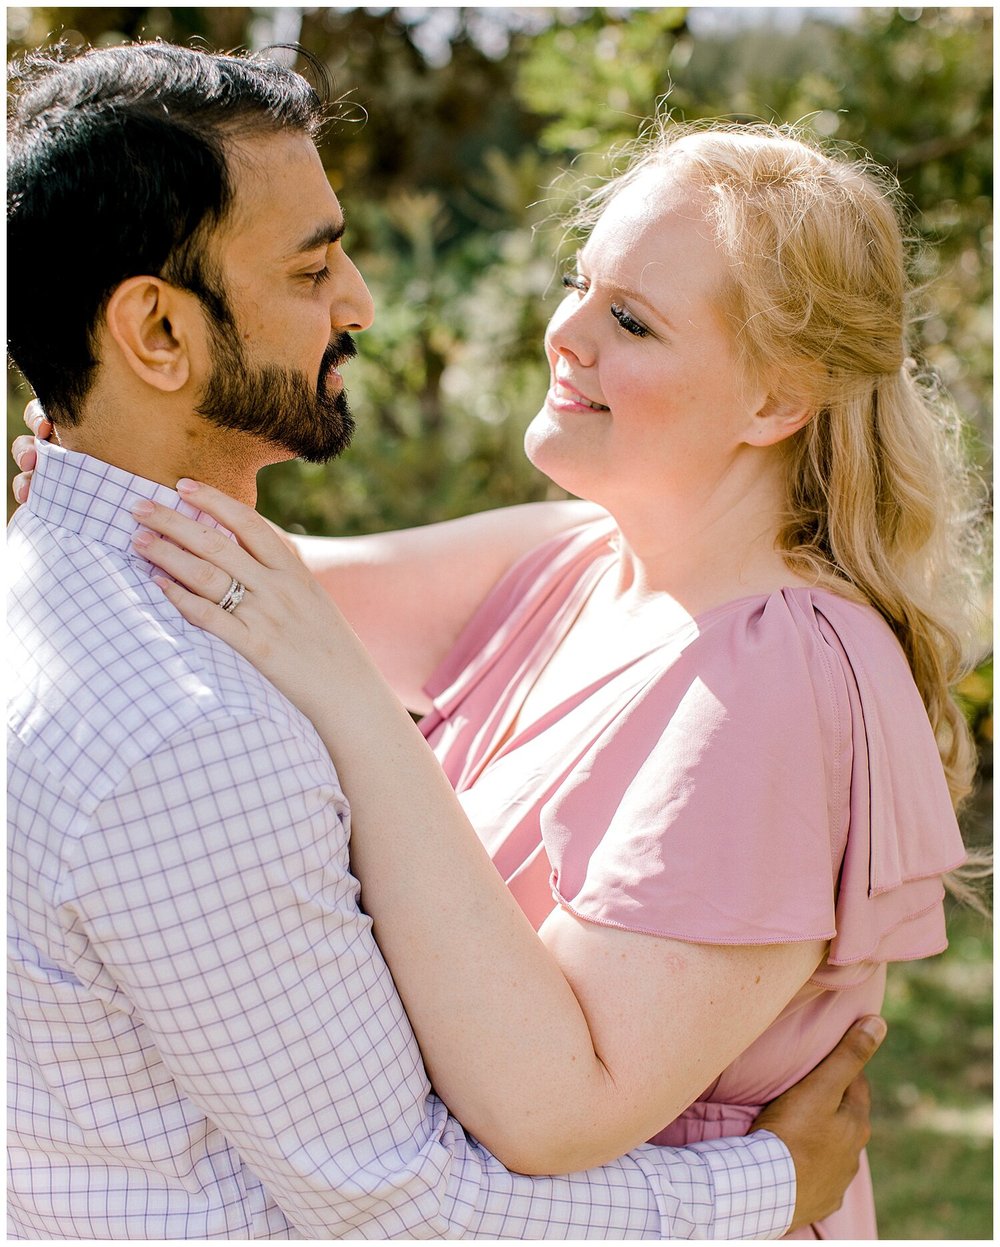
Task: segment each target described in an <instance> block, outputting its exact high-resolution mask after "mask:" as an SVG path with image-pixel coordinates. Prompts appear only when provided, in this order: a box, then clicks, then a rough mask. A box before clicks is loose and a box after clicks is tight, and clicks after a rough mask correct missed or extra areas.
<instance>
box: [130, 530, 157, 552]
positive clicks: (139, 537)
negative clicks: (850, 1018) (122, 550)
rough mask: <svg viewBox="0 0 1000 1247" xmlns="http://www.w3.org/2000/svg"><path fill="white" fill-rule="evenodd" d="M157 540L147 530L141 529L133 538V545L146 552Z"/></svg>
mask: <svg viewBox="0 0 1000 1247" xmlns="http://www.w3.org/2000/svg"><path fill="white" fill-rule="evenodd" d="M155 540H156V538H155V537H154V536H153V534H152V533H150V532H147V531H146V529H144V528H140V529H139V531H138V532H137V533H135V534H133V536H132V544H133V545H134V546H136V547H137V548H138V549H140V550H145V549H146V547H147V546H151V545H152V544H153V542H154V541H155Z"/></svg>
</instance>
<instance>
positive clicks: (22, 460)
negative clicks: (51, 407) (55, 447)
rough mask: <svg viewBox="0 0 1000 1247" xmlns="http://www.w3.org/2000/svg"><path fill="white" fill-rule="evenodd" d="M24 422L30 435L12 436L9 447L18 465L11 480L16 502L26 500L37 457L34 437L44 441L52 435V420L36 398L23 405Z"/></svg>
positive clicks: (19, 502)
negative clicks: (16, 471)
mask: <svg viewBox="0 0 1000 1247" xmlns="http://www.w3.org/2000/svg"><path fill="white" fill-rule="evenodd" d="M24 423H25V424H26V425H27V426H28V428H29V429H31V432H32V436H30V437H29V436H28V435H27V434H26V433H22V435H21V436H20V437H15V438H14V441H13V442H12V444H11V448H10V453H11V455H12V456H13V459H14V462H15V463H16V464H17V466H18V475H17V476H15V477H14V480H13V481H12V482H11V489H12V490H13V493H14V500H15V502H17V503H18V504H21V503H24V502H27V500H28V492H29V490H30V489H31V474H32V472H33V471H34V469H35V462H36V460H37V458H38V452H37V451H36V450H35V438H36V437H37V438H40V439H41V440H42V441H45V440H46V439H47V438H50V437H51V436H52V421H51V420H49V419H48V417H47V416H46V415H45V412H44V411H43V410H42V405H41V403H40V402H39V401H38V399H37V398H33V399H32V400H31V402H30V403H28V405H27V406H26V407H25V409H24Z"/></svg>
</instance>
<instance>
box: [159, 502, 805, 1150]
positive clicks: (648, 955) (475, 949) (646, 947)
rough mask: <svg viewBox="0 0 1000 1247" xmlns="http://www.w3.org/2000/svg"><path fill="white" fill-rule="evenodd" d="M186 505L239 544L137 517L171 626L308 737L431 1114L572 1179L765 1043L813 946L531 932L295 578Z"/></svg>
mask: <svg viewBox="0 0 1000 1247" xmlns="http://www.w3.org/2000/svg"><path fill="white" fill-rule="evenodd" d="M192 501H194V502H195V504H196V505H197V506H199V507H202V508H203V509H205V510H206V511H208V512H209V513H210V514H212V515H214V516H215V517H216V518H217V519H219V520H220V521H221V522H222V523H223V524H225V525H226V526H227V527H228V528H230V529H231V530H232V531H234V532H235V533H236V534H237V536H238V537H239V538H240V541H241V543H242V544H243V546H244V547H245V549H240V548H239V547H236V546H235V545H234V544H233V543H232V542H228V541H225V540H224V539H222V538H221V537H220V535H219V533H218V532H217V531H213V530H209V529H206V528H204V527H203V526H201V525H197V524H194V522H193V521H191V520H188V519H186V518H185V517H183V516H181V515H180V514H179V513H178V512H176V511H172V510H168V509H166V508H163V507H156V508H154V511H153V513H152V514H151V515H150V516H148V517H145V516H144V517H143V523H145V524H147V525H148V526H149V527H150V528H153V529H155V530H156V531H158V532H161V533H164V534H165V535H166V536H168V537H169V538H171V539H172V541H171V542H167V541H154V542H153V544H152V545H147V546H144V547H143V552H144V554H145V556H146V557H147V558H149V559H150V560H151V561H152V562H155V563H158V564H159V565H160V566H162V567H164V568H165V570H167V571H169V572H171V574H172V575H174V576H175V577H177V579H178V580H179V581H180V582H182V584H189V585H195V586H197V590H198V592H197V594H195V593H190V592H187V591H186V590H185V589H183V588H182V587H181V585H179V584H167V583H165V585H164V592H166V594H167V596H168V597H169V598H170V599H171V601H173V602H174V603H175V604H176V605H177V606H178V608H179V609H180V610H181V611H182V613H184V615H185V616H186V617H187V618H188V619H189V620H191V622H192V623H195V624H199V625H200V626H203V627H206V628H208V629H209V630H210V631H212V632H213V633H215V635H217V636H220V637H221V638H222V639H224V640H227V641H228V642H230V643H231V644H233V645H234V646H235V647H236V648H237V649H238V650H239V651H240V652H241V653H243V654H244V655H245V656H246V657H247V658H248V659H250V661H252V662H254V663H255V664H256V665H257V666H258V667H259V668H260V669H261V670H262V671H263V672H264V674H266V675H267V676H269V678H271V679H272V680H274V681H275V683H277V684H278V686H279V687H280V688H282V690H283V691H284V692H285V693H286V694H287V695H288V696H289V697H290V698H291V699H292V700H293V701H294V702H295V703H296V704H297V705H298V706H299V707H300V708H301V709H302V710H303V711H304V712H305V713H306V714H307V715H308V716H309V717H310V718H311V719H312V721H313V723H314V724H315V725H316V727H317V729H318V731H319V732H320V735H321V736H322V738H323V740H324V742H325V743H326V745H327V748H328V749H329V751H330V754H331V756H332V758H333V760H334V762H335V763H336V765H337V769H338V771H339V773H340V775H341V778H342V780H343V782H344V785H345V788H346V791H347V792H348V793H349V794H350V800H351V826H352V831H351V856H352V861H353V863H354V865H355V867H356V870H357V872H358V874H359V876H360V878H361V879H362V881H363V883H362V902H363V904H364V905H365V908H366V909H367V910H368V912H369V913H371V914H372V916H373V918H374V921H375V934H376V937H377V938H378V941H379V944H380V946H381V948H382V950H383V952H384V953H385V955H386V958H387V960H388V962H389V965H390V967H391V969H392V971H393V977H394V979H395V981H396V984H397V986H398V988H399V990H400V994H401V996H402V997H403V1001H404V1003H405V1005H406V1008H407V1012H408V1013H409V1015H410V1018H411V1021H412V1022H413V1025H414V1029H415V1031H416V1034H417V1038H418V1040H419V1041H420V1045H421V1049H422V1051H423V1053H424V1057H425V1060H426V1062H427V1066H428V1072H429V1073H430V1075H431V1078H432V1080H433V1081H434V1083H435V1085H436V1087H437V1089H438V1091H439V1092H440V1093H441V1094H442V1096H443V1098H444V1100H445V1102H446V1103H447V1104H448V1105H449V1107H450V1108H451V1109H452V1111H453V1112H454V1113H455V1114H456V1115H457V1116H458V1117H459V1119H460V1120H461V1121H462V1122H463V1124H464V1125H466V1126H467V1127H468V1128H469V1129H470V1130H471V1131H472V1132H473V1133H474V1134H475V1135H476V1136H477V1137H478V1138H480V1139H481V1140H482V1142H484V1143H485V1144H486V1145H487V1146H488V1147H489V1148H490V1149H491V1150H492V1151H493V1152H494V1153H495V1154H496V1155H497V1156H498V1157H499V1158H500V1159H501V1160H502V1161H504V1162H505V1163H506V1164H507V1165H508V1166H510V1167H511V1168H515V1169H520V1170H522V1171H525V1172H532V1173H545V1172H557V1171H564V1170H570V1169H579V1168H587V1167H589V1166H592V1165H595V1164H598V1163H600V1162H601V1161H602V1160H606V1159H608V1158H609V1157H611V1156H615V1155H619V1154H620V1153H622V1152H624V1151H626V1150H628V1149H629V1148H631V1147H632V1146H634V1145H635V1144H637V1143H639V1142H641V1141H642V1140H644V1139H646V1138H648V1137H649V1136H650V1135H651V1134H653V1133H654V1132H655V1131H656V1130H657V1129H659V1128H660V1127H662V1126H663V1125H665V1124H666V1123H667V1121H669V1120H670V1119H671V1118H672V1117H674V1116H676V1114H677V1113H678V1112H679V1111H681V1110H682V1109H683V1108H684V1107H686V1106H687V1104H688V1103H690V1102H691V1101H692V1100H694V1099H695V1098H696V1097H697V1096H698V1094H699V1093H700V1092H701V1091H702V1090H703V1089H704V1088H705V1086H707V1085H708V1084H709V1083H710V1082H711V1081H712V1080H713V1079H714V1078H715V1077H716V1076H717V1075H718V1074H719V1073H720V1072H721V1070H722V1069H723V1068H724V1067H725V1066H726V1065H727V1064H728V1063H729V1062H730V1061H731V1060H732V1059H733V1058H734V1057H735V1056H736V1055H737V1054H738V1053H739V1052H741V1051H742V1050H743V1049H745V1048H746V1047H747V1046H748V1045H749V1044H750V1043H751V1042H753V1040H754V1039H755V1038H756V1037H757V1036H758V1035H759V1034H760V1033H761V1031H763V1030H764V1029H765V1027H766V1026H767V1025H768V1024H769V1023H770V1022H771V1021H772V1020H773V1018H774V1017H775V1016H776V1014H777V1013H778V1012H779V1011H780V1010H781V1008H782V1006H783V1005H784V1004H785V1003H786V1002H787V1001H788V1000H789V999H790V998H791V997H792V996H793V995H794V994H795V992H796V991H797V990H798V988H799V987H800V986H801V985H802V984H803V983H804V982H805V981H806V980H807V979H808V977H809V976H810V974H811V973H812V971H813V969H814V968H815V966H816V965H817V963H818V962H819V960H820V958H821V957H822V955H823V951H824V946H823V945H822V944H821V943H819V942H803V943H793V944H784V945H774V946H769V947H762V948H732V947H713V946H709V945H696V944H686V943H683V942H681V941H675V940H665V939H659V938H656V937H652V936H644V935H635V934H631V933H627V932H621V931H612V930H611V929H609V928H604V927H598V926H595V925H594V924H591V923H586V922H583V921H581V920H579V919H577V918H574V917H573V916H572V915H571V914H570V913H568V912H567V911H565V910H561V909H560V910H556V911H554V913H553V914H552V915H551V916H550V918H549V919H548V921H547V922H546V924H545V926H544V927H543V930H542V937H543V938H542V940H540V939H539V938H538V936H537V935H536V933H535V931H534V930H533V929H532V927H531V925H530V924H529V922H528V920H527V919H526V918H525V916H524V914H523V913H522V912H521V910H520V908H519V907H518V905H517V903H516V901H515V900H514V898H513V897H512V895H511V894H510V892H509V891H508V889H507V888H506V886H505V885H504V883H503V880H502V879H501V877H500V875H499V874H498V872H497V870H496V869H495V867H494V866H493V864H492V862H491V861H490V859H489V857H488V856H487V854H486V851H485V849H484V848H483V845H482V844H481V843H480V841H479V839H478V837H477V836H476V835H475V832H474V830H473V829H472V827H471V826H470V824H469V822H468V820H467V818H466V816H465V813H464V811H463V810H462V807H461V804H460V802H459V800H458V798H457V796H456V794H455V792H454V790H453V789H452V787H451V785H450V784H449V782H448V780H447V778H446V777H445V775H444V773H443V772H442V770H441V768H440V766H439V765H438V763H437V761H436V759H435V758H434V756H433V754H432V753H431V751H430V749H429V748H428V746H427V743H426V741H425V740H424V739H423V737H422V736H421V735H420V732H419V730H418V729H417V728H416V726H415V725H414V723H413V721H412V720H411V718H410V716H409V715H408V714H407V712H406V710H405V709H404V708H403V706H402V705H401V704H400V702H399V700H398V699H397V698H396V697H395V696H394V695H393V693H392V692H391V690H390V689H389V688H388V687H387V686H386V685H385V683H384V681H382V680H381V679H380V678H379V675H378V672H377V670H376V668H375V666H374V663H373V662H372V659H371V657H370V656H369V655H368V653H367V652H366V651H365V649H364V647H363V646H362V645H361V643H360V642H359V640H358V638H357V636H356V635H355V634H354V632H353V631H352V630H351V629H350V628H349V627H348V626H347V625H346V624H345V622H344V620H343V619H342V617H341V616H340V615H339V613H338V612H337V611H336V609H335V608H334V607H333V605H332V603H331V601H330V599H329V598H328V597H327V596H326V595H325V594H324V592H323V590H322V589H321V588H320V586H319V585H318V584H317V582H316V581H315V579H314V578H312V577H311V576H309V575H308V574H307V573H306V572H305V571H304V570H303V569H302V567H301V565H300V564H299V563H298V561H297V560H295V559H294V558H293V557H292V556H291V555H289V553H288V551H287V550H286V549H285V547H284V546H283V545H282V544H281V542H280V541H279V539H278V538H277V536H276V535H275V534H274V533H273V532H271V531H270V530H269V529H268V528H267V526H266V525H265V524H264V522H263V521H262V520H261V519H260V517H258V516H256V515H254V514H253V512H250V511H249V510H248V508H245V507H241V505H240V504H238V503H234V502H233V501H232V500H231V499H228V498H225V496H224V495H220V494H218V492H217V491H214V490H210V489H208V488H207V487H200V488H199V489H197V490H196V491H195V493H194V494H193V495H192ZM172 542H176V543H178V544H172ZM179 546H186V547H187V548H188V549H191V550H195V551H197V552H198V553H199V554H204V555H205V556H207V558H208V559H209V563H211V564H214V566H215V568H216V569H217V571H216V573H214V574H213V573H212V570H211V567H210V566H209V563H206V562H204V561H203V560H202V559H194V558H192V557H191V555H190V554H187V553H185V551H184V550H182V549H179V548H178V547H179ZM248 552H249V553H248ZM230 577H236V578H237V579H239V580H241V581H243V582H244V584H246V586H247V588H248V593H247V595H246V597H245V598H244V599H243V601H242V602H241V604H240V606H239V607H238V609H237V611H236V612H235V613H234V614H232V615H227V614H225V613H224V612H222V611H220V610H219V609H218V607H217V606H216V605H215V604H216V603H217V602H218V600H219V598H220V597H221V596H222V594H223V592H224V591H225V589H226V587H227V586H228V583H229V580H230ZM543 941H544V942H543Z"/></svg>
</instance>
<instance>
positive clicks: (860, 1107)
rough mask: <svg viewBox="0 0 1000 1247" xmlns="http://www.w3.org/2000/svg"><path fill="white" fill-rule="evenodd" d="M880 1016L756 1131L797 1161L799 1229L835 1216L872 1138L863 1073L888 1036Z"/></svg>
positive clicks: (857, 1027)
mask: <svg viewBox="0 0 1000 1247" xmlns="http://www.w3.org/2000/svg"><path fill="white" fill-rule="evenodd" d="M885 1032H886V1024H885V1022H884V1021H883V1020H882V1019H881V1018H880V1017H874V1016H872V1017H865V1018H861V1019H860V1021H858V1022H855V1024H854V1025H853V1026H852V1027H851V1029H850V1030H849V1031H848V1032H847V1034H846V1035H845V1036H844V1038H843V1039H842V1040H841V1041H840V1043H839V1044H838V1045H837V1046H836V1048H834V1050H833V1051H832V1052H831V1053H830V1055H829V1056H828V1057H827V1058H826V1060H825V1061H822V1062H820V1064H819V1065H817V1066H816V1068H815V1069H814V1070H813V1072H812V1073H811V1074H807V1075H806V1077H805V1078H803V1079H802V1081H801V1082H798V1083H796V1084H795V1086H794V1087H791V1088H790V1089H789V1090H788V1091H786V1092H785V1094H784V1095H782V1096H779V1097H778V1099H777V1100H775V1101H773V1103H771V1104H769V1105H768V1106H767V1108H765V1109H764V1111H763V1112H762V1113H761V1114H760V1116H759V1117H758V1118H757V1120H756V1121H755V1122H754V1125H753V1129H754V1130H770V1131H771V1132H772V1133H773V1134H776V1135H777V1136H778V1138H779V1139H781V1141H782V1142H783V1143H784V1144H785V1146H786V1147H787V1148H788V1150H789V1151H790V1152H791V1154H792V1160H793V1162H794V1163H795V1178H796V1197H795V1215H794V1217H793V1219H792V1224H791V1227H790V1228H791V1229H793V1230H797V1229H799V1228H800V1227H801V1226H803V1225H810V1224H811V1223H812V1222H814V1221H820V1220H822V1218H823V1217H828V1216H829V1215H830V1213H831V1212H836V1210H837V1209H838V1208H839V1207H840V1205H841V1203H842V1202H843V1199H844V1192H845V1191H846V1190H847V1186H848V1183H849V1182H850V1181H851V1179H852V1178H853V1177H854V1175H855V1174H856V1173H857V1171H858V1163H859V1159H860V1155H861V1149H862V1148H863V1147H864V1146H865V1144H866V1143H867V1142H868V1140H869V1139H870V1138H871V1122H870V1120H869V1113H870V1111H871V1094H870V1092H869V1090H868V1083H867V1081H866V1080H865V1077H864V1074H863V1073H862V1070H863V1069H864V1067H865V1064H866V1063H867V1061H868V1060H869V1058H870V1057H871V1056H873V1055H874V1053H875V1052H876V1051H877V1049H878V1046H879V1044H880V1043H881V1042H882V1040H883V1039H884V1038H885Z"/></svg>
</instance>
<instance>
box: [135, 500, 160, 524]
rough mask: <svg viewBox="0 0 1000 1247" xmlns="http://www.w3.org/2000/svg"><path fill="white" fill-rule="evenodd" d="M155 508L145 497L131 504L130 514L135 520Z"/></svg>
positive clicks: (150, 513)
mask: <svg viewBox="0 0 1000 1247" xmlns="http://www.w3.org/2000/svg"><path fill="white" fill-rule="evenodd" d="M155 510H156V507H155V506H154V505H153V503H151V502H149V501H148V500H147V499H145V498H143V499H141V500H140V501H139V502H135V503H133V504H132V514H133V515H134V516H135V518H136V519H137V520H142V519H145V518H146V516H147V515H152V514H153V512H154V511H155Z"/></svg>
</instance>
